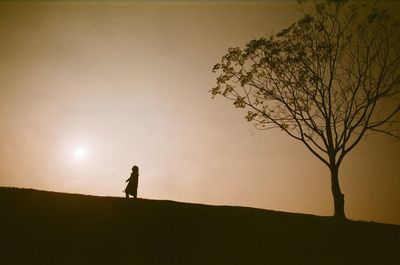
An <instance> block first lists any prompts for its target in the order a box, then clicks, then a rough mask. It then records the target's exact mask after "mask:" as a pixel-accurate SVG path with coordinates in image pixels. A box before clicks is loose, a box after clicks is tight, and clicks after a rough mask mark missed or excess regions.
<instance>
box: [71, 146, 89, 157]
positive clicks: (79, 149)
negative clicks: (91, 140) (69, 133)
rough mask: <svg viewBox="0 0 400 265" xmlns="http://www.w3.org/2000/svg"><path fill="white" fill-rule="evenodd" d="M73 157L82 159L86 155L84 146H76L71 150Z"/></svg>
mask: <svg viewBox="0 0 400 265" xmlns="http://www.w3.org/2000/svg"><path fill="white" fill-rule="evenodd" d="M73 157H74V158H75V159H76V160H84V159H85V158H86V157H87V150H86V148H85V147H84V146H76V147H75V148H74V150H73Z"/></svg>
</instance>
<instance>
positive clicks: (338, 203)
mask: <svg viewBox="0 0 400 265" xmlns="http://www.w3.org/2000/svg"><path fill="white" fill-rule="evenodd" d="M330 170H331V184H332V195H333V203H334V206H335V213H334V215H333V216H334V217H335V218H336V219H338V220H346V215H345V213H344V194H342V191H341V190H340V185H339V168H338V167H336V166H332V167H331V168H330Z"/></svg>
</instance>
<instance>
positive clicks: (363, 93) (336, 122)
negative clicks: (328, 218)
mask: <svg viewBox="0 0 400 265" xmlns="http://www.w3.org/2000/svg"><path fill="white" fill-rule="evenodd" d="M300 4H301V7H302V9H301V10H302V12H303V17H302V18H301V19H300V20H298V21H297V22H296V23H294V24H292V25H290V26H289V27H287V28H285V29H283V30H281V31H280V32H278V33H276V34H272V35H270V36H268V37H264V38H260V39H254V40H251V41H250V42H248V43H247V44H246V47H245V48H244V49H241V48H238V47H236V48H229V49H228V52H227V53H226V54H225V55H224V56H223V57H222V60H221V62H220V63H218V64H216V65H215V66H214V68H213V72H215V73H219V76H218V77H217V85H216V87H214V88H213V89H212V90H211V91H210V92H211V94H212V97H213V98H214V97H215V96H217V95H220V96H223V97H225V98H227V99H229V100H232V101H233V104H234V106H235V107H236V108H246V109H247V115H246V117H245V118H246V120H247V121H249V122H254V123H255V126H256V127H257V128H259V129H272V128H279V129H281V130H282V131H284V132H285V133H286V134H287V135H289V136H291V137H292V138H294V139H296V140H299V141H301V142H302V143H303V144H304V145H305V146H306V147H307V148H308V150H309V151H310V152H311V153H312V154H314V155H315V156H316V157H317V158H318V159H319V160H320V161H321V162H322V163H324V164H325V165H326V166H328V167H329V169H330V172H331V182H332V194H333V198H334V206H335V212H334V216H335V217H338V218H339V219H345V218H346V217H345V213H344V195H343V194H342V192H341V190H340V185H339V178H338V172H339V167H340V165H341V163H342V161H343V159H344V157H345V156H346V155H347V154H348V153H349V152H350V151H351V150H353V148H354V147H355V146H356V145H357V144H358V143H359V142H360V140H361V139H362V138H363V137H365V136H367V135H369V134H371V133H385V134H387V135H390V136H393V137H395V138H397V139H399V138H400V137H399V127H398V124H399V113H400V98H399V96H400V88H399V85H400V28H399V24H398V23H397V22H394V21H393V19H391V18H390V16H389V15H388V12H387V11H386V10H384V9H382V8H380V7H379V6H378V5H370V4H358V5H357V4H354V3H350V2H348V1H344V0H325V1H313V5H312V7H310V5H309V4H308V3H307V4H304V1H301V2H300Z"/></svg>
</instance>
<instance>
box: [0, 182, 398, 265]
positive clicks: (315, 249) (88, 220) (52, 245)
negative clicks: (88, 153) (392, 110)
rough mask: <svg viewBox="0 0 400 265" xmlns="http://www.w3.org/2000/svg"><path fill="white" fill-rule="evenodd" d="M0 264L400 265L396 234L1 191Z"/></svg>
mask: <svg viewBox="0 0 400 265" xmlns="http://www.w3.org/2000/svg"><path fill="white" fill-rule="evenodd" d="M0 213H1V215H0V264H10V265H11V264H243V265H246V264H249V265H253V264H296V265H297V264H322V265H323V264H340V265H341V264H352V265H356V264H393V265H394V264H400V226H398V225H387V224H378V223H367V222H354V221H349V222H346V223H341V222H337V221H335V220H333V219H332V218H330V217H319V216H312V215H303V214H292V213H284V212H275V211H267V210H259V209H252V208H243V207H228V206H207V205H198V204H186V203H179V202H172V201H156V200H144V199H138V200H136V201H135V200H133V199H130V200H127V199H124V198H113V197H96V196H85V195H76V194H65V193H55V192H45V191H36V190H28V189H14V188H0Z"/></svg>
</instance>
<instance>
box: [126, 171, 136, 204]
mask: <svg viewBox="0 0 400 265" xmlns="http://www.w3.org/2000/svg"><path fill="white" fill-rule="evenodd" d="M126 182H128V185H127V186H126V189H125V195H126V198H129V195H132V196H133V198H135V199H136V198H137V188H138V184H139V168H138V167H137V166H134V167H133V168H132V173H131V176H130V177H129V178H128V179H127V180H126Z"/></svg>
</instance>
